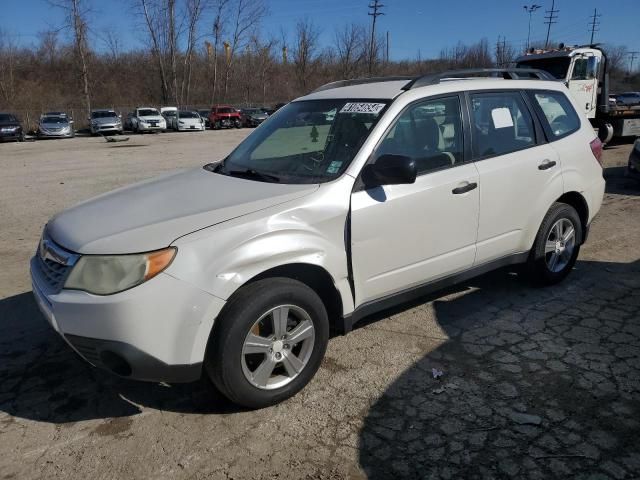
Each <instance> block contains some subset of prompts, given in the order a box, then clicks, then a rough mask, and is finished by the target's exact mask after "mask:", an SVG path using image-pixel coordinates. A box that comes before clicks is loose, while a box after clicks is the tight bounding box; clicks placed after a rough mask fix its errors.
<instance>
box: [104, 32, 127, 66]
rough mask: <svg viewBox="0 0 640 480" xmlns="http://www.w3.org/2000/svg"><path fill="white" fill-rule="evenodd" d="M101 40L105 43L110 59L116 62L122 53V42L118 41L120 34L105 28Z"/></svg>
mask: <svg viewBox="0 0 640 480" xmlns="http://www.w3.org/2000/svg"><path fill="white" fill-rule="evenodd" d="M102 41H103V42H104V44H105V47H106V48H107V50H108V52H109V54H110V55H111V59H112V60H113V61H114V62H117V61H118V60H119V58H120V54H121V53H122V42H121V41H120V35H118V33H117V32H116V31H114V30H113V29H111V28H108V29H105V30H104V34H103V35H102Z"/></svg>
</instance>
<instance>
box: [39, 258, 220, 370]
mask: <svg viewBox="0 0 640 480" xmlns="http://www.w3.org/2000/svg"><path fill="white" fill-rule="evenodd" d="M31 279H32V287H33V293H34V296H35V299H36V303H37V304H38V307H39V308H40V311H41V312H42V313H43V315H44V316H45V318H46V319H47V321H48V322H49V324H50V325H51V326H52V327H53V329H54V330H56V331H57V332H58V333H59V334H60V335H61V336H62V338H63V339H64V340H65V341H66V342H67V343H68V344H69V345H70V346H71V347H72V348H73V349H74V350H75V351H76V352H77V353H78V354H79V355H80V356H82V357H83V358H84V359H85V360H86V361H88V362H89V363H91V364H92V365H94V366H96V367H101V368H105V369H107V370H109V371H111V372H113V373H115V374H116V375H119V376H122V377H126V378H132V379H137V380H146V381H154V382H158V381H164V382H189V381H193V380H197V379H198V378H200V374H201V368H202V367H201V366H202V362H203V360H204V354H205V350H206V346H207V341H208V339H209V334H210V332H211V329H212V327H213V321H214V319H215V318H216V317H217V316H218V314H219V312H220V310H221V309H222V307H223V306H224V301H223V300H221V299H219V298H217V297H214V296H212V295H210V294H209V293H206V292H204V291H202V290H200V289H198V288H197V287H194V286H192V285H190V284H188V283H186V282H184V281H181V280H178V279H176V278H175V277H173V276H171V275H168V274H166V273H161V274H159V275H158V276H156V277H154V278H153V279H151V280H149V281H148V282H145V283H143V284H142V285H139V286H137V287H135V288H132V289H130V290H126V291H124V292H121V293H117V294H114V295H106V296H99V295H92V294H90V293H87V292H82V291H75V290H64V289H63V290H60V291H58V292H56V291H55V290H54V289H52V288H50V287H49V284H48V283H47V280H46V278H45V277H44V275H43V274H42V271H41V269H40V267H39V266H38V261H37V259H36V258H35V257H34V258H32V260H31Z"/></svg>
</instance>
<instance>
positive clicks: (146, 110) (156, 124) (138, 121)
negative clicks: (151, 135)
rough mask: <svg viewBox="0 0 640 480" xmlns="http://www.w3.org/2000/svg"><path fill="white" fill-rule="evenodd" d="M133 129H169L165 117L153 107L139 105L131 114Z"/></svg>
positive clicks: (138, 131)
mask: <svg viewBox="0 0 640 480" xmlns="http://www.w3.org/2000/svg"><path fill="white" fill-rule="evenodd" d="M130 121H131V130H133V131H134V132H135V133H144V132H164V131H166V129H167V121H166V120H165V118H164V117H163V116H162V115H161V114H160V112H158V110H156V109H155V108H152V107H138V108H136V109H135V111H134V114H133V115H132V116H131V119H130Z"/></svg>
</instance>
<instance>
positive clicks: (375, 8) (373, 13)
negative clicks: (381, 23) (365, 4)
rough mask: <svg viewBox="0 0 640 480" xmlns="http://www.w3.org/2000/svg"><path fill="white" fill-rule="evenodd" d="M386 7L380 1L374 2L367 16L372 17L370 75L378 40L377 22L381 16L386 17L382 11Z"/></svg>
mask: <svg viewBox="0 0 640 480" xmlns="http://www.w3.org/2000/svg"><path fill="white" fill-rule="evenodd" d="M383 7H384V5H383V4H381V3H380V2H379V0H373V2H372V3H370V4H369V10H370V11H369V12H368V13H367V15H369V16H370V17H371V44H370V45H369V75H371V73H372V72H373V46H374V42H375V39H376V20H377V19H378V17H379V16H380V15H384V13H382V12H381V11H380V10H382V8H383Z"/></svg>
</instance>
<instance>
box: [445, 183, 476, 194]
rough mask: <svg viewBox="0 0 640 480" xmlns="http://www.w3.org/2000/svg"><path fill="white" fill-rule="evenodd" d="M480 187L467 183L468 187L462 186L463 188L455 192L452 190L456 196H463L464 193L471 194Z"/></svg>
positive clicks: (458, 188) (455, 189) (456, 189)
mask: <svg viewBox="0 0 640 480" xmlns="http://www.w3.org/2000/svg"><path fill="white" fill-rule="evenodd" d="M477 187H478V184H477V183H475V182H474V183H467V184H466V185H464V186H462V187H457V188H454V189H453V190H451V193H453V194H454V195H461V194H463V193H467V192H470V191H471V190H473V189H475V188H477Z"/></svg>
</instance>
